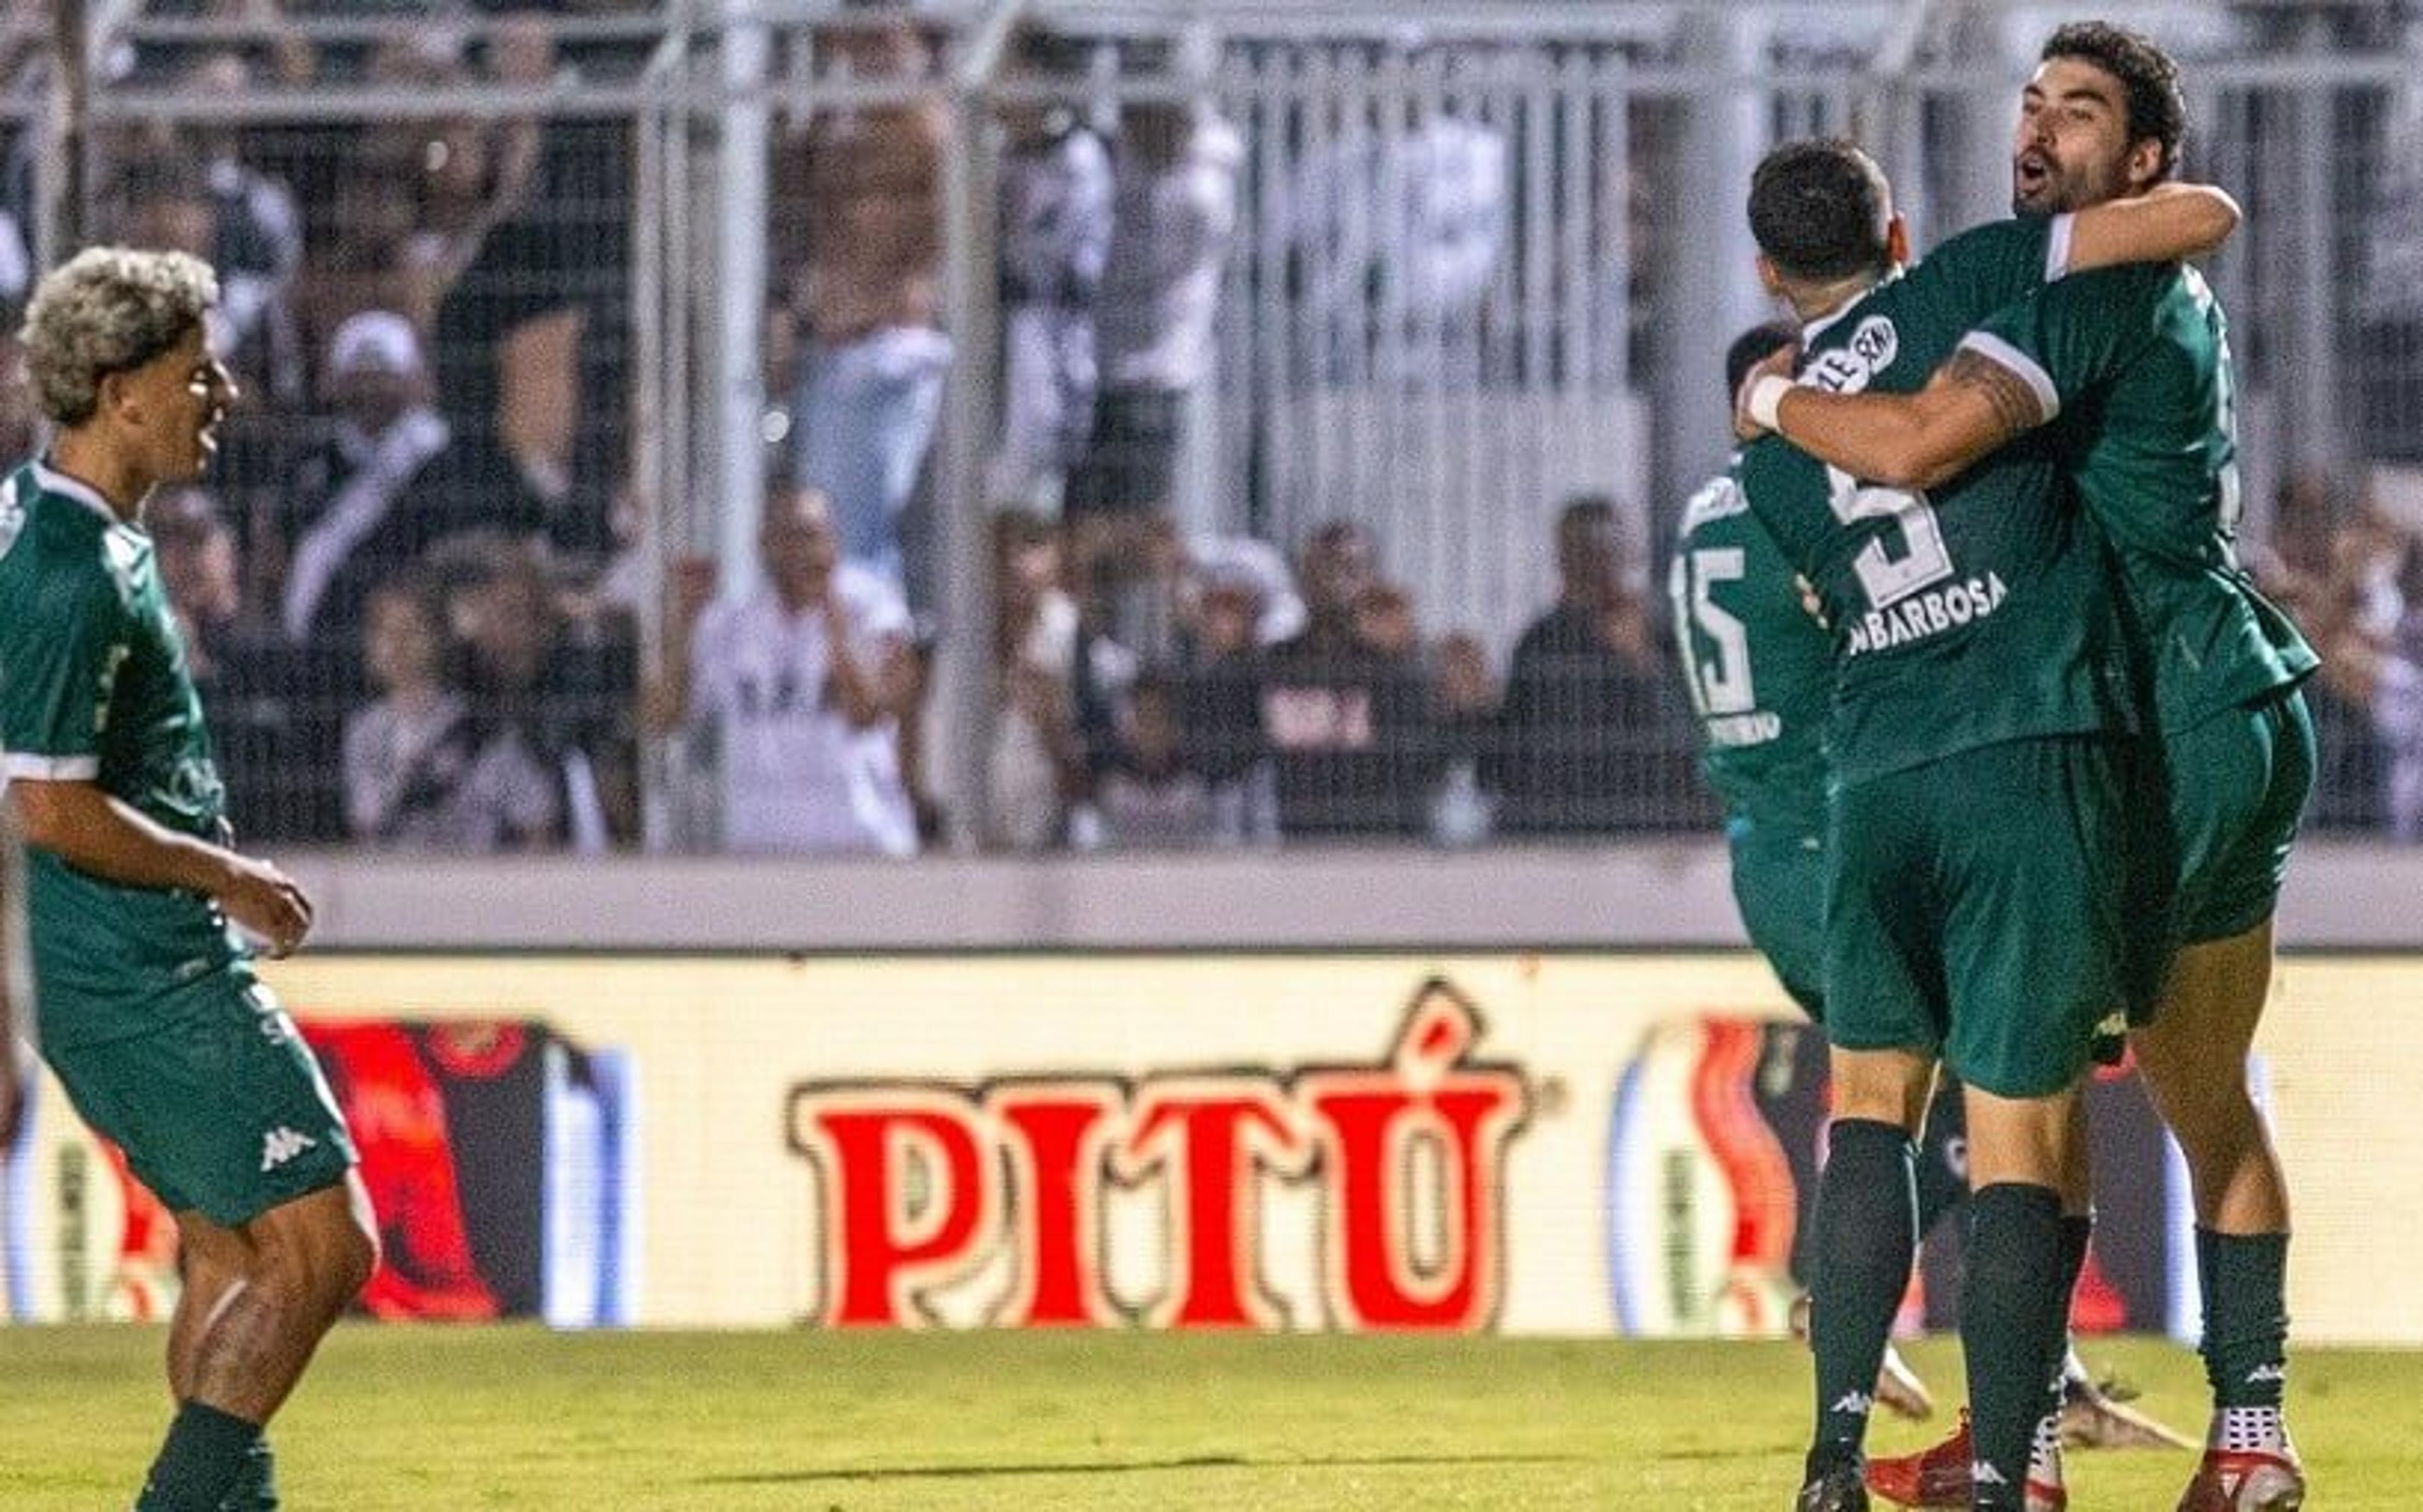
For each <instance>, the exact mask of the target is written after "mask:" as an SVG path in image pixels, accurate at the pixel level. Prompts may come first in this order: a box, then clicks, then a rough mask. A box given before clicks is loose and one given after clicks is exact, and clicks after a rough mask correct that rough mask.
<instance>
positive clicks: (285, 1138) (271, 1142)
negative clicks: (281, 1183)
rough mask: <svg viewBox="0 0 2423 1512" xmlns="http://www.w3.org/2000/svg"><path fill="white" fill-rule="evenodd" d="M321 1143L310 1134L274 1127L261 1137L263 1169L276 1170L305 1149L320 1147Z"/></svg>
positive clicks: (267, 1170) (266, 1170)
mask: <svg viewBox="0 0 2423 1512" xmlns="http://www.w3.org/2000/svg"><path fill="white" fill-rule="evenodd" d="M319 1143H320V1142H319V1141H318V1140H315V1139H313V1138H312V1137H311V1136H310V1135H309V1134H303V1133H298V1132H296V1131H295V1130H293V1129H291V1128H287V1127H285V1126H279V1127H277V1128H273V1129H271V1130H270V1131H269V1132H268V1133H266V1134H264V1135H262V1136H261V1170H262V1171H263V1172H270V1171H275V1170H277V1168H278V1167H279V1166H282V1165H284V1164H285V1163H286V1162H287V1161H289V1160H292V1159H293V1158H295V1157H296V1156H298V1155H301V1154H302V1153H303V1152H304V1151H306V1150H310V1149H316V1148H318V1147H319Z"/></svg>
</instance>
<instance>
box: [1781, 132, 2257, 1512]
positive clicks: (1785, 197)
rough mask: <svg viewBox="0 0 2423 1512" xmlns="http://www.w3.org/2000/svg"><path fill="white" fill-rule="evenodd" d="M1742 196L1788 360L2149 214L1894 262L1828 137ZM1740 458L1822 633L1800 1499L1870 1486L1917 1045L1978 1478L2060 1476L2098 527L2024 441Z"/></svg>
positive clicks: (2095, 921)
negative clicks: (1964, 1189) (1886, 479)
mask: <svg viewBox="0 0 2423 1512" xmlns="http://www.w3.org/2000/svg"><path fill="white" fill-rule="evenodd" d="M2138 208H2139V209H2140V210H2144V211H2147V212H2150V213H2152V214H2153V216H2154V218H2156V219H2157V220H2159V219H2160V218H2161V217H2162V215H2164V214H2165V213H2167V214H2170V215H2172V216H2174V217H2175V218H2176V219H2177V220H2178V221H2179V222H2180V223H2182V224H2196V223H2201V224H2202V226H2203V227H2204V228H2205V230H2206V231H2207V232H2208V233H2209V239H2206V240H2201V241H2199V240H2198V239H2197V238H2196V237H2195V236H2194V235H2193V234H2190V235H2185V236H2179V237H2176V238H2175V239H2174V241H2173V243H2172V244H2170V245H2168V246H2166V247H2163V248H2162V251H2161V252H2160V253H2159V254H2157V255H2162V256H2175V255H2179V254H2182V253H2185V252H2188V251H2192V250H2202V249H2204V248H2205V247H2209V245H2210V244H2213V243H2215V242H2217V241H2218V240H2219V237H2220V235H2222V234H2225V233H2226V230H2227V229H2228V228H2232V227H2234V225H2235V221H2236V213H2235V208H2234V207H2232V206H2229V205H2228V203H2227V201H2226V198H2225V197H2221V196H2218V195H2215V194H2211V193H2209V192H2200V191H2179V192H2175V193H2172V194H2167V195H2164V196H2162V197H2159V198H2158V199H2157V200H2155V201H2153V202H2151V203H2146V202H2140V204H2139V206H2138ZM1750 225H1751V231H1752V234H1753V236H1754V237H1755V239H1756V240H1757V242H1758V244H1759V247H1760V251H1761V257H1760V264H1759V265H1760V272H1761V276H1762V277H1763V278H1764V279H1765V280H1766V282H1767V284H1768V286H1769V288H1770V289H1771V290H1772V291H1775V292H1777V293H1778V294H1780V295H1782V297H1784V298H1786V299H1787V300H1788V301H1789V302H1790V303H1791V305H1792V306H1793V307H1794V309H1795V311H1796V313H1797V314H1798V315H1799V316H1800V317H1801V318H1802V319H1803V320H1804V321H1806V322H1808V324H1807V325H1806V326H1805V327H1804V332H1803V341H1802V349H1803V350H1802V354H1801V362H1802V372H1803V377H1802V380H1801V381H1803V382H1807V383H1812V384H1815V385H1819V386H1827V387H1830V388H1836V389H1848V390H1853V391H1856V390H1859V389H1862V388H1866V387H1869V386H1881V387H1884V388H1888V389H1899V390H1905V391H1906V390H1908V389H1913V388H1915V387H1917V386H1919V384H1920V383H1921V382H1922V381H1923V380H1924V376H1925V375H1926V374H1927V373H1928V372H1929V371H1931V370H1933V368H1934V367H1935V366H1936V365H1937V363H1938V362H1940V360H1941V358H1942V357H1943V356H1945V355H1947V354H1949V353H1950V351H1951V349H1952V347H1953V345H1954V344H1955V342H1956V339H1958V337H1959V336H1960V335H1961V334H1962V333H1963V332H1964V331H1965V330H1966V328H1967V327H1968V326H1969V325H1970V324H1972V323H1973V322H1974V321H1975V320H1977V319H1981V318H1983V316H1982V314H1981V313H1979V312H1980V311H1981V310H1983V311H1987V312H1990V310H1991V309H1995V308H2000V307H2002V306H2003V304H2006V303H2008V302H2010V300H2012V299H2014V298H2017V297H2019V296H2020V295H2022V294H2024V293H2025V292H2026V291H2029V290H2030V289H2032V288H2034V287H2035V286H2036V285H2037V284H2038V283H2039V282H2041V281H2042V279H2043V278H2044V277H2046V276H2048V275H2056V276H2057V275H2059V274H2061V273H2064V272H2066V271H2068V270H2069V269H2071V268H2078V267H2083V266H2086V265H2088V264H2089V263H2098V264H2099V263H2103V262H2108V261H2113V260H2123V259H2128V258H2134V257H2139V256H2145V255H2148V253H2149V252H2151V250H2152V247H2151V243H2152V242H2154V241H2158V240H2159V239H2141V240H2140V241H2139V244H2137V245H2135V246H2133V247H2131V248H2130V250H2127V251H2124V252H2120V253H2118V254H2116V255H2115V254H2114V231H2115V229H2127V228H2136V229H2140V230H2142V229H2143V228H2144V221H2143V217H2139V216H2130V215H2123V216H2122V217H2120V218H2119V219H2117V220H2115V219H2114V217H2113V216H2112V215H2110V214H2109V213H2092V214H2091V215H2089V214H2082V215H2079V216H2075V217H2071V216H2065V217H2059V218H2056V219H2052V220H2049V221H2048V220H2034V221H2014V222H2007V223H2003V224H2001V225H1997V226H1989V227H1985V228H1979V229H1977V230H1974V231H1972V232H1970V233H1968V234H1967V235H1965V236H1962V237H1959V238H1956V240H1954V241H1953V242H1952V243H1950V244H1946V245H1945V246H1944V247H1943V248H1942V249H1941V250H1940V251H1939V252H1938V253H1937V254H1936V255H1935V256H1933V257H1931V258H1929V259H1927V260H1926V261H1924V262H1923V263H1920V264H1918V265H1917V266H1916V267H1914V268H1912V269H1910V270H1908V273H1907V275H1906V276H1900V277H1894V276H1893V274H1894V273H1895V272H1896V270H1897V269H1898V268H1899V265H1900V263H1901V262H1902V261H1903V258H1904V253H1905V252H1906V249H1907V239H1906V235H1905V233H1904V230H1903V228H1902V226H1901V223H1900V221H1899V219H1898V217H1896V216H1894V215H1893V214H1892V207H1891V197H1890V191H1889V189H1888V188H1887V186H1886V184H1885V181H1884V177H1883V175H1882V173H1881V172H1880V171H1879V170H1878V169H1877V166H1876V165H1875V164H1874V163H1873V162H1872V161H1870V160H1869V159H1868V158H1867V156H1866V155H1865V154H1864V153H1861V152H1860V151H1859V150H1857V149H1856V148H1853V147H1851V146H1849V145H1848V144H1846V143H1841V142H1804V143H1795V144H1790V145H1787V146H1785V147H1782V148H1779V149H1778V150H1775V151H1774V152H1772V153H1770V154H1768V156H1767V157H1766V159H1765V160H1764V161H1763V162H1762V163H1761V164H1760V165H1759V169H1758V172H1757V174H1756V175H1755V176H1754V178H1753V180H1752V183H1751V190H1750ZM2173 229H2174V230H2175V231H2176V230H2178V227H2177V226H2174V227H2173ZM2123 240H2126V239H2125V238H2124V239H2123ZM1759 418H1760V420H1761V421H1762V423H1764V422H1766V420H1768V419H1771V416H1768V415H1765V414H1762V415H1760V416H1759ZM1741 481H1742V487H1743V491H1744V494H1745V496H1746V497H1747V498H1748V499H1749V501H1750V508H1751V510H1752V511H1753V512H1755V513H1756V514H1757V516H1758V518H1759V520H1760V522H1761V523H1762V524H1764V525H1765V526H1766V528H1768V530H1769V531H1770V532H1771V533H1772V534H1773V535H1774V537H1775V539H1776V542H1777V543H1778V544H1779V545H1780V546H1782V549H1783V552H1784V555H1785V558H1786V559H1787V560H1789V561H1791V562H1792V564H1793V565H1794V567H1795V568H1796V569H1797V570H1798V571H1799V572H1800V573H1801V575H1803V576H1804V577H1806V578H1807V579H1808V580H1809V581H1810V582H1811V584H1812V585H1813V587H1814V589H1815V591H1816V592H1817V595H1818V597H1819V599H1820V601H1821V604H1822V605H1823V607H1824V610H1825V613H1826V618H1827V622H1828V623H1829V626H1830V627H1831V633H1832V636H1833V641H1834V653H1835V661H1836V672H1835V694H1834V708H1833V717H1832V720H1831V723H1830V726H1829V740H1830V754H1831V759H1832V765H1833V775H1834V791H1833V794H1832V797H1831V800H1830V804H1829V830H1828V836H1827V841H1828V847H1827V848H1828V863H1827V884H1826V898H1827V941H1826V971H1825V981H1826V988H1827V1005H1826V1006H1827V1033H1828V1037H1829V1039H1830V1040H1831V1041H1832V1042H1833V1045H1834V1058H1833V1087H1834V1098H1835V1108H1834V1113H1835V1116H1834V1122H1833V1124H1832V1126H1831V1154H1830V1158H1829V1161H1828V1164H1827V1169H1826V1173H1825V1175H1824V1177H1823V1180H1822V1182H1821V1186H1820V1193H1819V1198H1818V1209H1817V1234H1816V1244H1817V1257H1816V1263H1815V1281H1816V1288H1817V1289H1816V1296H1815V1299H1814V1309H1813V1318H1812V1325H1813V1333H1812V1344H1813V1349H1814V1354H1815V1364H1816V1371H1815V1374H1816V1385H1817V1388H1818V1390H1817V1397H1816V1405H1817V1424H1816V1430H1815V1433H1814V1435H1813V1442H1812V1445H1811V1449H1810V1454H1809V1457H1808V1461H1807V1466H1806V1474H1807V1479H1806V1482H1805V1484H1804V1485H1803V1487H1802V1490H1801V1494H1800V1497H1799V1499H1798V1502H1797V1506H1798V1507H1799V1508H1800V1512H1842V1509H1845V1508H1863V1507H1865V1506H1866V1505H1867V1493H1866V1489H1865V1488H1864V1486H1863V1485H1862V1484H1861V1447H1862V1444H1863V1442H1864V1439H1865V1433H1866V1425H1867V1417H1868V1412H1869V1410H1870V1408H1871V1406H1872V1398H1871V1397H1870V1395H1869V1392H1868V1387H1869V1386H1870V1384H1871V1383H1872V1382H1873V1380H1874V1378H1875V1373H1876V1362H1877V1359H1878V1358H1879V1355H1880V1352H1881V1347H1882V1342H1883V1340H1884V1337H1885V1335H1886V1333H1887V1331H1888V1330H1889V1329H1890V1327H1891V1323H1892V1314H1893V1311H1894V1309H1895V1308H1896V1306H1897V1305H1898V1303H1899V1300H1900V1297H1901V1293H1902V1290H1903V1288H1904V1286H1905V1285H1906V1284H1907V1283H1908V1274H1909V1262H1910V1255H1911V1249H1912V1246H1913V1244H1914V1242H1915V1232H1914V1212H1913V1209H1914V1197H1913V1194H1912V1191H1911V1173H1910V1152H1909V1142H1908V1141H1909V1136H1910V1135H1911V1134H1912V1133H1914V1132H1915V1131H1916V1130H1917V1129H1918V1127H1919V1123H1920V1118H1921V1116H1922V1114H1923V1112H1924V1108H1925V1103H1926V1095H1927V1091H1928V1088H1929V1086H1930V1084H1931V1082H1932V1080H1933V1077H1934V1073H1935V1068H1936V1063H1937V1061H1938V1060H1939V1059H1940V1060H1941V1061H1942V1062H1944V1063H1946V1064H1947V1065H1948V1066H1949V1067H1950V1069H1951V1070H1952V1071H1953V1072H1955V1073H1956V1074H1957V1075H1958V1077H1959V1078H1960V1080H1961V1082H1962V1085H1963V1087H1964V1089H1965V1093H1964V1096H1965V1102H1966V1108H1967V1118H1968V1126H1969V1163H1970V1183H1971V1190H1972V1196H1971V1211H1972V1243H1971V1251H1970V1257H1969V1269H1968V1277H1967V1288H1968V1289H1967V1293H1966V1298H1965V1303H1966V1305H1964V1307H1963V1309H1962V1315H1963V1316H1962V1336H1963V1341H1964V1345H1965V1352H1966V1354H1967V1357H1968V1366H1969V1378H1970V1379H1969V1394H1970V1401H1971V1404H1972V1415H1973V1419H1974V1424H1975V1444H1976V1460H1977V1464H1976V1475H1975V1487H1974V1490H1973V1493H1972V1506H1974V1507H1976V1508H1981V1509H1986V1508H1993V1509H2000V1508H2009V1509H2014V1512H2017V1509H2020V1508H2031V1507H2032V1508H2038V1509H2042V1508H2050V1507H2054V1506H2058V1505H2060V1504H2062V1501H2063V1499H2064V1498H2063V1493H2062V1492H2061V1490H2060V1488H2059V1487H2058V1485H2053V1486H2051V1487H2049V1488H2042V1491H2041V1493H2032V1490H2031V1488H2029V1486H2028V1480H2029V1472H2030V1464H2031V1460H2032V1458H2038V1457H2048V1456H2050V1457H2055V1458H2057V1457H2058V1449H2059V1445H2058V1440H2057V1439H2054V1438H2052V1429H2051V1416H2050V1414H2049V1412H2048V1409H2049V1407H2050V1406H2051V1382H2052V1381H2053V1380H2054V1378H2055V1367H2056V1364H2057V1362H2058V1360H2059V1346H2058V1343H2057V1340H2058V1338H2059V1335H2060V1332H2061V1325H2062V1318H2063V1315H2064V1312H2065V1310H2066V1304H2067V1298H2068V1293H2069V1284H2070V1281H2071V1279H2072V1277H2073V1276H2074V1274H2075V1270H2074V1264H2075V1258H2076V1257H2073V1256H2071V1255H2069V1254H2067V1252H2066V1251H2065V1245H2064V1232H2063V1226H2062V1218H2063V1215H2064V1211H2065V1208H2066V1206H2067V1202H2066V1198H2071V1197H2072V1195H2073V1193H2074V1200H2075V1201H2077V1202H2078V1203H2079V1205H2080V1206H2081V1208H2082V1209H2083V1191H2076V1190H2075V1189H2076V1186H2077V1183H2076V1182H2075V1179H2074V1173H2076V1172H2077V1171H2078V1170H2079V1169H2080V1167H2079V1165H2078V1163H2077V1162H2076V1161H2075V1160H2073V1158H2072V1148H2071V1146H2072V1142H2073V1138H2074V1134H2073V1130H2074V1129H2075V1126H2076V1123H2077V1120H2076V1118H2075V1104H2076V1099H2077V1095H2078V1083H2079V1079H2080V1077H2081V1075H2082V1073H2083V1071H2084V1069H2085V1066H2086V1064H2087V1063H2088V1060H2089V1058H2090V1054H2091V1050H2092V1043H2093V1040H2094V1036H2095V1032H2096V1030H2097V1027H2098V1024H2099V1023H2100V1022H2101V1021H2102V1020H2103V1018H2104V1016H2105V1015H2106V1014H2107V1012H2108V1011H2109V1010H2110V1009H2111V1007H2112V1006H2113V1004H2114V1003H2116V1002H2117V1001H2119V1000H2120V998H2121V991H2122V983H2121V957H2122V925H2121V910H2122V900H2123V897H2124V894H2125V891H2126V887H2127V883H2128V880H2129V878H2128V875H2127V874H2126V872H2125V866H2124V863H2125V859H2126V847H2125V843H2124V842H2125V839H2126V837H2125V834H2124V829H2123V814H2122V808H2121V802H2120V795H2121V792H2122V787H2123V781H2124V778H2125V776H2126V771H2125V768H2126V765H2127V762H2128V742H2127V741H2126V739H2125V738H2124V737H2125V734H2126V732H2127V731H2128V729H2129V726H2130V708H2129V701H2128V697H2127V689H2126V687H2125V685H2124V681H2125V679H2124V675H2123V672H2122V669H2121V662H2120V657H2119V654H2118V650H2117V646H2118V639H2119V631H2118V626H2117V623H2116V620H2115V616H2114V613H2113V612H2112V606H2111V602H2110V600H2109V598H2108V596H2107V595H2106V593H2105V591H2104V583H2103V573H2102V561H2101V556H2100V551H2099V547H2098V543H2096V542H2095V541H2094V540H2093V539H2092V538H2091V537H2089V536H2088V535H2087V534H2086V533H2085V530H2084V528H2083V524H2082V523H2081V522H2080V521H2079V519H2078V518H2077V515H2076V512H2074V511H2072V510H2070V509H2068V508H2067V507H2066V505H2065V503H2064V501H2063V500H2062V498H2061V497H2060V496H2059V494H2058V491H2057V478H2056V476H2055V474H2054V471H2053V468H2052V465H2051V460H2050V457H2049V455H2047V454H2045V453H2043V452H2041V451H2040V450H2038V451H2019V452H2014V453H2012V454H2010V455H2008V456H1998V457H1997V458H1995V459H1994V460H1992V461H1991V462H1989V463H1988V464H1987V465H1985V466H1982V467H1979V468H1975V469H1972V471H1971V472H1970V473H1969V474H1967V475H1965V476H1964V477H1963V478H1962V479H1960V480H1956V482H1955V483H1954V484H1953V485H1952V486H1951V487H1950V488H1949V489H1948V490H1947V491H1946V493H1945V495H1944V496H1943V497H1941V498H1940V499H1936V498H1929V497H1927V496H1922V495H1918V494H1913V493H1910V492H1908V491H1904V490H1897V489H1887V488H1879V487H1876V486H1873V485H1868V484H1864V483H1862V482H1861V481H1860V480H1855V479H1853V478H1851V477H1850V476H1848V475H1846V474H1844V473H1841V472H1839V471H1834V470H1830V469H1828V468H1826V467H1824V466H1823V465H1820V464H1819V463H1817V462H1816V461H1814V460H1813V459H1812V458H1810V457H1809V456H1807V455H1806V454H1805V453H1802V452H1799V451H1797V450H1795V449H1792V448H1791V447H1789V446H1788V445H1785V444H1782V442H1781V441H1779V440H1778V439H1776V438H1772V437H1769V438H1767V439H1765V440H1762V441H1760V442H1758V443H1757V444H1755V445H1753V446H1752V447H1750V449H1748V450H1746V451H1745V452H1744V453H1743V456H1742V463H1741ZM1939 504H1940V505H1942V506H1944V507H1943V508H1942V509H1940V510H1939V509H1938V505H1939ZM1964 505H1965V507H1962V506H1964ZM1987 815H1990V816H1991V821H1990V822H1988V821H1987V817H1986V816H1987ZM2082 1253H2083V1252H2082ZM2066 1262H2067V1263H2066ZM2040 1424H2041V1429H2040ZM2048 1440H2051V1441H2050V1442H2048ZM2032 1450H2033V1451H2034V1452H2033V1454H2032Z"/></svg>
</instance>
